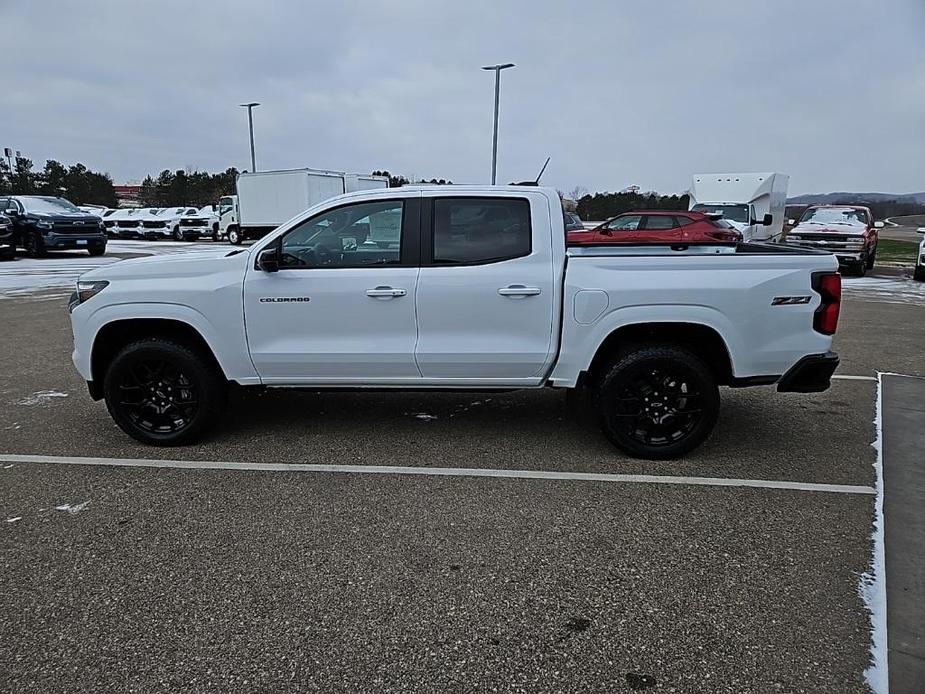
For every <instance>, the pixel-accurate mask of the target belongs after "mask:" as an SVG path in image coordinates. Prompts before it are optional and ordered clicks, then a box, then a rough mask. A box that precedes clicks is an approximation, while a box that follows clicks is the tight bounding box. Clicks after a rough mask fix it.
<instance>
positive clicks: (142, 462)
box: [0, 454, 876, 494]
mask: <svg viewBox="0 0 925 694" xmlns="http://www.w3.org/2000/svg"><path fill="white" fill-rule="evenodd" d="M0 462H4V463H53V464H58V465H102V466H109V467H154V468H180V469H184V470H236V471H259V472H315V473H347V474H360V475H427V476H437V477H507V478H514V479H532V480H568V481H574V482H622V483H643V484H681V485H692V486H701V487H756V488H759V489H786V490H790V491H798V492H829V493H835V494H875V493H876V490H875V489H874V488H873V487H867V486H860V485H851V484H818V483H815V482H790V481H787V480H743V479H729V478H725V477H675V476H672V475H621V474H606V473H595V472H556V471H547V470H493V469H488V468H448V467H401V466H395V465H306V464H303V463H232V462H222V461H209V460H150V459H147V458H78V457H70V456H57V455H11V454H7V455H0Z"/></svg>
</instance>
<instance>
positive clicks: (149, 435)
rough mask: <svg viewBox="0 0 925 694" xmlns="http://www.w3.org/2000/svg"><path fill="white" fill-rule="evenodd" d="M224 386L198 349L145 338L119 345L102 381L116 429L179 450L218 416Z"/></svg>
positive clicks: (215, 369) (221, 406)
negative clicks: (177, 447)
mask: <svg viewBox="0 0 925 694" xmlns="http://www.w3.org/2000/svg"><path fill="white" fill-rule="evenodd" d="M227 390H228V385H227V382H226V381H225V378H224V376H223V374H222V373H221V372H220V371H219V369H218V368H217V367H216V366H215V364H214V363H213V362H212V361H211V360H210V359H209V358H208V357H207V356H205V355H203V354H202V353H201V352H200V351H199V350H197V349H195V348H193V347H191V346H189V345H187V344H183V343H181V342H174V341H173V340H169V339H162V338H148V339H144V340H139V341H138V342H133V343H131V344H129V345H127V346H126V347H124V348H123V349H122V350H121V351H120V352H119V353H118V354H117V355H116V357H115V359H113V361H112V364H111V365H110V366H109V369H108V370H107V371H106V375H105V377H104V379H103V394H104V397H105V398H106V407H107V409H108V410H109V414H110V415H111V416H112V418H113V420H115V422H116V424H118V425H119V428H120V429H122V431H124V432H125V433H126V434H128V435H129V436H131V437H132V438H134V439H137V440H138V441H141V442H142V443H147V444H150V445H153V446H180V445H183V444H187V443H190V442H192V441H194V440H195V439H197V438H199V437H201V436H202V435H203V434H204V433H205V432H206V431H208V430H209V429H210V428H212V427H213V426H214V425H215V424H216V423H217V422H218V421H219V419H220V418H221V415H222V412H223V410H224V408H225V400H226V397H227Z"/></svg>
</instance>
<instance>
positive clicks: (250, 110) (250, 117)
mask: <svg viewBox="0 0 925 694" xmlns="http://www.w3.org/2000/svg"><path fill="white" fill-rule="evenodd" d="M238 105H239V106H243V107H244V108H246V109H247V127H248V129H249V130H250V133H251V173H254V172H255V171H256V170H257V158H256V157H255V156H254V106H260V104H258V103H257V102H256V101H252V102H251V103H249V104H238Z"/></svg>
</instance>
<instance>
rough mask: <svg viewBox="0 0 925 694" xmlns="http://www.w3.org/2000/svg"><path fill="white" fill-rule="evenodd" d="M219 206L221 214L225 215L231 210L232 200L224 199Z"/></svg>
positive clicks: (219, 202)
mask: <svg viewBox="0 0 925 694" xmlns="http://www.w3.org/2000/svg"><path fill="white" fill-rule="evenodd" d="M218 205H219V207H218V211H219V214H225V213H226V212H227V211H228V210H230V209H231V198H222V199H221V200H219V201H218Z"/></svg>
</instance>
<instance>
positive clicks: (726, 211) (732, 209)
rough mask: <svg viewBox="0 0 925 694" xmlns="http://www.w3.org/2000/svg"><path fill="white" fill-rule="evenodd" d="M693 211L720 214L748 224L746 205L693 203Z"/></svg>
mask: <svg viewBox="0 0 925 694" xmlns="http://www.w3.org/2000/svg"><path fill="white" fill-rule="evenodd" d="M693 209H694V212H707V213H709V214H721V215H723V218H724V219H727V220H732V221H733V222H741V223H742V224H748V222H749V219H748V205H694V208H693Z"/></svg>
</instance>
